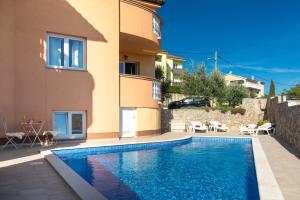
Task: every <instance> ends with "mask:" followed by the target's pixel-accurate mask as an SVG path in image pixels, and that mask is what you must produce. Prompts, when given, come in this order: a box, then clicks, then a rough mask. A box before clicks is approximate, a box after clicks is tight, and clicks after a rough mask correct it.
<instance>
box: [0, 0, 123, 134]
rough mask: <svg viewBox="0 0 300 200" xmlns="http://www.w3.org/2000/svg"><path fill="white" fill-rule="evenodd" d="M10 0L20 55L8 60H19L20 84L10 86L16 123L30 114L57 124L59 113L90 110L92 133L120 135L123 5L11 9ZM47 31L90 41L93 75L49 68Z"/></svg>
mask: <svg viewBox="0 0 300 200" xmlns="http://www.w3.org/2000/svg"><path fill="white" fill-rule="evenodd" d="M2 2H3V1H1V3H2ZM8 2H15V7H14V9H12V10H14V13H15V15H14V19H15V24H14V29H15V30H14V32H15V37H14V41H15V45H14V51H15V57H14V59H13V58H12V57H11V58H10V57H9V59H7V60H8V61H6V63H11V62H12V61H14V64H10V65H14V68H15V71H14V78H15V79H14V80H15V83H14V85H13V84H12V83H8V80H7V81H6V83H7V85H9V87H15V96H14V99H15V104H14V107H15V121H16V122H19V121H20V120H22V118H23V116H24V115H26V116H27V117H35V118H40V119H46V120H47V123H48V125H51V123H52V112H53V111H55V110H86V111H87V127H88V129H87V132H88V133H105V132H118V131H119V75H118V60H119V1H118V0H101V1H98V0H89V1H78V0H69V1H66V0H56V1H53V0H43V1H36V0H26V1H13V0H11V1H10V0H9V1H7V2H6V4H5V6H7V5H9V4H10V3H8ZM0 8H2V6H1V7H0ZM5 10H6V14H5V13H4V14H3V13H2V12H1V14H0V15H5V19H6V20H7V19H8V18H9V15H11V13H10V12H9V11H7V8H6V7H5ZM1 18H2V17H1ZM7 24H13V23H7ZM1 32H2V31H1ZM47 32H53V33H58V34H64V35H73V36H78V37H83V38H86V39H87V71H69V70H55V69H49V68H47V64H46V49H47ZM8 35H10V32H9V31H7V33H6V36H8ZM12 35H13V34H12ZM1 38H2V37H1ZM6 38H8V37H6ZM7 46H10V43H9V42H7ZM1 49H2V48H1ZM3 55H5V54H3V52H1V56H3ZM10 55H13V54H11V53H10ZM1 60H2V59H1ZM3 66H4V65H3V64H2V63H1V67H3ZM7 67H8V66H7ZM7 71H8V70H7ZM8 72H9V71H8ZM12 74H13V73H12ZM1 76H2V75H1ZM12 76H13V75H11V77H12ZM12 80H13V79H12ZM107 83H109V84H107ZM11 85H13V86H11ZM10 96H12V95H10ZM10 99H12V98H10ZM7 100H9V98H7ZM1 114H2V113H1ZM2 115H4V116H9V115H10V111H9V110H6V111H5V112H4V113H3V114H2ZM10 118H11V117H10ZM16 126H17V125H16Z"/></svg>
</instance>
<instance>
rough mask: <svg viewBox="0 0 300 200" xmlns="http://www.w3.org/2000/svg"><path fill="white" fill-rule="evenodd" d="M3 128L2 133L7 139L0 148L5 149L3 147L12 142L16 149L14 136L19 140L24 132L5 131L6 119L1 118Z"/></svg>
mask: <svg viewBox="0 0 300 200" xmlns="http://www.w3.org/2000/svg"><path fill="white" fill-rule="evenodd" d="M2 125H3V129H4V135H5V137H6V139H7V142H6V143H5V144H4V145H3V147H2V150H3V149H5V147H6V146H7V145H9V144H12V145H13V146H14V147H15V148H16V149H17V148H18V147H17V143H16V142H15V140H14V139H15V138H18V139H20V140H22V138H23V136H24V135H25V133H23V132H7V124H6V120H5V119H4V120H3V124H2Z"/></svg>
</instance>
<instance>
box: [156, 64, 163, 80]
mask: <svg viewBox="0 0 300 200" xmlns="http://www.w3.org/2000/svg"><path fill="white" fill-rule="evenodd" d="M155 78H156V79H158V80H160V81H162V80H163V79H164V71H163V69H162V67H161V66H157V67H156V68H155Z"/></svg>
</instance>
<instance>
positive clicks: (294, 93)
mask: <svg viewBox="0 0 300 200" xmlns="http://www.w3.org/2000/svg"><path fill="white" fill-rule="evenodd" d="M283 95H287V96H289V97H290V98H292V99H300V84H297V85H296V86H295V87H292V88H290V89H289V90H285V91H284V92H283Z"/></svg>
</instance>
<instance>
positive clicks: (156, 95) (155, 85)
mask: <svg viewBox="0 0 300 200" xmlns="http://www.w3.org/2000/svg"><path fill="white" fill-rule="evenodd" d="M152 90H153V91H152V93H153V99H155V100H160V99H161V89H160V82H159V81H153V82H152Z"/></svg>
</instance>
